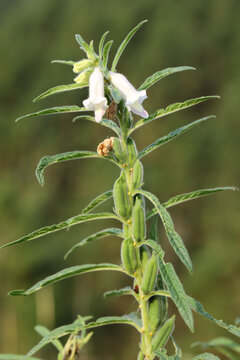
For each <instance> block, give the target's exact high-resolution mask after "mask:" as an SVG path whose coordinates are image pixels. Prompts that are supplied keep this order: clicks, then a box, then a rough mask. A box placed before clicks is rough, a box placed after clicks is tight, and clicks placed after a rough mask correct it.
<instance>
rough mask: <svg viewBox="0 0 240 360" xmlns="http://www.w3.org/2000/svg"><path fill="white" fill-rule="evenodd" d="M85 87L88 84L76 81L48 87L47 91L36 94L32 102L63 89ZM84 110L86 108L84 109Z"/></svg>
mask: <svg viewBox="0 0 240 360" xmlns="http://www.w3.org/2000/svg"><path fill="white" fill-rule="evenodd" d="M85 87H88V84H82V83H81V84H78V83H73V84H68V85H58V86H55V87H52V88H51V89H48V90H47V91H44V92H43V93H42V94H40V95H38V96H37V97H36V98H35V99H34V100H33V102H36V101H38V100H41V99H44V98H46V97H48V96H50V95H54V94H59V93H62V92H64V91H71V90H78V89H83V88H85ZM84 111H86V110H84Z"/></svg>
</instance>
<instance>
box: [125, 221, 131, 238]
mask: <svg viewBox="0 0 240 360" xmlns="http://www.w3.org/2000/svg"><path fill="white" fill-rule="evenodd" d="M129 236H130V231H129V226H128V224H123V237H124V239H127V238H128V237H129Z"/></svg>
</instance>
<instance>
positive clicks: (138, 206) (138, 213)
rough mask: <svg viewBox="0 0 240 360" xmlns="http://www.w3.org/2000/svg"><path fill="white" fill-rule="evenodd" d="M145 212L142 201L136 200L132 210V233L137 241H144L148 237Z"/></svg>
mask: <svg viewBox="0 0 240 360" xmlns="http://www.w3.org/2000/svg"><path fill="white" fill-rule="evenodd" d="M145 222H146V221H145V210H144V208H143V206H142V200H141V199H140V198H138V197H136V199H135V203H134V205H133V210H132V233H133V236H134V239H135V240H136V241H143V240H144V238H145V235H146V227H145Z"/></svg>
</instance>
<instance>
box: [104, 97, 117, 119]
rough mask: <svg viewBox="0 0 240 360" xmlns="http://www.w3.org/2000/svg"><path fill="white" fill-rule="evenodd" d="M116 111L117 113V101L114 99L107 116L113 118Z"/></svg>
mask: <svg viewBox="0 0 240 360" xmlns="http://www.w3.org/2000/svg"><path fill="white" fill-rule="evenodd" d="M116 113H117V103H116V102H115V101H112V102H111V103H110V105H109V107H108V108H107V111H106V114H107V118H108V119H111V120H112V119H113V118H114V116H115V115H116Z"/></svg>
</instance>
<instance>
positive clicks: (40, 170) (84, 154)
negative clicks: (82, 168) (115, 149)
mask: <svg viewBox="0 0 240 360" xmlns="http://www.w3.org/2000/svg"><path fill="white" fill-rule="evenodd" d="M88 158H95V159H103V160H109V161H111V162H113V163H114V164H116V165H118V163H117V162H116V161H115V160H113V159H112V158H110V157H109V156H100V155H98V153H97V152H94V151H69V152H66V153H62V154H57V155H51V156H44V157H43V158H41V160H40V161H39V163H38V166H37V169H36V172H35V175H36V178H37V180H38V181H39V183H40V185H41V186H43V185H44V170H45V169H46V167H47V166H49V165H52V164H55V163H58V162H62V161H69V160H79V159H88ZM118 166H119V165H118Z"/></svg>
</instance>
